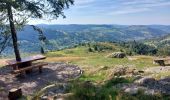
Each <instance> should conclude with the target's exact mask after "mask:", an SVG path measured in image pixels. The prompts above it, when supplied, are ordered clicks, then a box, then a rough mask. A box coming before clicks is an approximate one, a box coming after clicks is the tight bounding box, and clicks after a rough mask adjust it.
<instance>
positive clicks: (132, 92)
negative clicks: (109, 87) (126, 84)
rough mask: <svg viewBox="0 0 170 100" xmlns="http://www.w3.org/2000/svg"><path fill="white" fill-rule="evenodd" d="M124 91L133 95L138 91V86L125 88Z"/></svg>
mask: <svg viewBox="0 0 170 100" xmlns="http://www.w3.org/2000/svg"><path fill="white" fill-rule="evenodd" d="M124 92H126V93H129V94H131V95H135V94H137V93H138V88H126V89H125V91H124Z"/></svg>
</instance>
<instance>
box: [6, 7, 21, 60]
mask: <svg viewBox="0 0 170 100" xmlns="http://www.w3.org/2000/svg"><path fill="white" fill-rule="evenodd" d="M7 11H8V18H9V23H10V28H11V35H12V40H13V47H14V53H15V57H16V61H21V57H20V53H19V49H18V43H17V33H16V29H15V25H14V21H13V14H12V7H11V5H10V4H7Z"/></svg>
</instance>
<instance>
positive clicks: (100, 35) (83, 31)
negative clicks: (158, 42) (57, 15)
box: [10, 24, 170, 52]
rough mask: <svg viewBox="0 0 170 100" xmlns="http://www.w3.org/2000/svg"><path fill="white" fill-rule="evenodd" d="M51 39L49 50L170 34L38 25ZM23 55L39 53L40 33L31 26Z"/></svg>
mask: <svg viewBox="0 0 170 100" xmlns="http://www.w3.org/2000/svg"><path fill="white" fill-rule="evenodd" d="M37 26H38V27H40V28H41V29H42V30H43V32H44V34H45V36H46V37H47V39H48V40H49V43H48V46H47V47H46V48H47V49H48V50H56V49H61V48H65V47H70V46H73V45H75V44H79V43H83V42H92V41H95V42H103V41H111V42H113V41H132V40H143V39H152V38H157V37H162V36H165V35H167V34H168V33H170V26H164V25H75V24H71V25H45V24H40V25H37ZM18 38H19V40H20V49H21V51H22V52H39V51H40V47H39V41H38V33H37V32H36V31H34V30H33V28H32V27H31V26H29V25H26V26H25V27H24V29H23V30H22V31H19V32H18ZM10 51H11V50H10Z"/></svg>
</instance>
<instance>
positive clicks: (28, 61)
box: [6, 55, 46, 70]
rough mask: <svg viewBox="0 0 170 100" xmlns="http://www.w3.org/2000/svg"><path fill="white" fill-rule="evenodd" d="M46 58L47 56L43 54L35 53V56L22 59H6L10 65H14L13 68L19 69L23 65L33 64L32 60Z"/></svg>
mask: <svg viewBox="0 0 170 100" xmlns="http://www.w3.org/2000/svg"><path fill="white" fill-rule="evenodd" d="M43 59H46V56H43V55H35V56H30V57H26V58H23V59H22V60H21V61H16V60H14V59H13V60H8V61H6V62H7V64H8V65H9V66H12V67H13V69H14V70H15V69H19V68H23V67H27V66H30V65H32V62H34V61H38V60H43Z"/></svg>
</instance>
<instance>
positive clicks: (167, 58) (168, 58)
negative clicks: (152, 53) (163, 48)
mask: <svg viewBox="0 0 170 100" xmlns="http://www.w3.org/2000/svg"><path fill="white" fill-rule="evenodd" d="M154 60H170V57H166V58H155V59H154Z"/></svg>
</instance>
